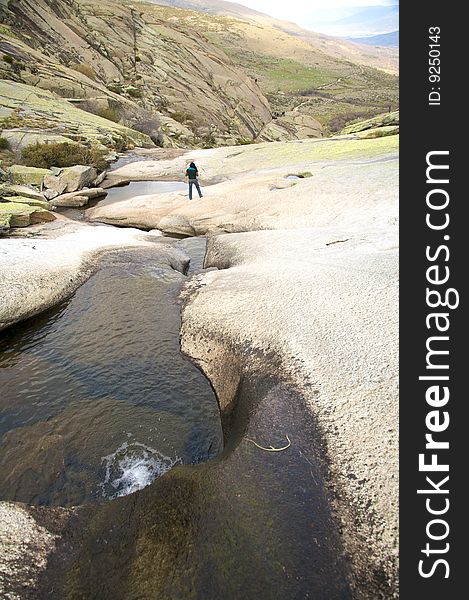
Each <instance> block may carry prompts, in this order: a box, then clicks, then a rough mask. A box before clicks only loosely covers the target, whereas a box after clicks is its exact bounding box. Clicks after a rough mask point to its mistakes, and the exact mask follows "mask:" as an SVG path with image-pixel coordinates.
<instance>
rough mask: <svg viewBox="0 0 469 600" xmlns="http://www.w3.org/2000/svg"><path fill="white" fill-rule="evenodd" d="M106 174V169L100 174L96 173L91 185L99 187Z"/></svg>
mask: <svg viewBox="0 0 469 600" xmlns="http://www.w3.org/2000/svg"><path fill="white" fill-rule="evenodd" d="M106 176H107V171H103V172H102V173H101V174H100V175H98V176H97V177H96V179H95V180H94V182H93V187H99V186H100V185H101V184H102V183H103V181H104V180H105V179H106Z"/></svg>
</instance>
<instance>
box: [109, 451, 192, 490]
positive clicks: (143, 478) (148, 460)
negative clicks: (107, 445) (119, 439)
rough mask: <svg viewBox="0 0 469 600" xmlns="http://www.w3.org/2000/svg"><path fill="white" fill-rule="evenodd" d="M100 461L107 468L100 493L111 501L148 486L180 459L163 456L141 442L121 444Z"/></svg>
mask: <svg viewBox="0 0 469 600" xmlns="http://www.w3.org/2000/svg"><path fill="white" fill-rule="evenodd" d="M101 462H102V463H104V466H105V468H106V474H105V477H104V482H103V483H102V484H101V492H102V495H103V496H104V497H106V498H109V499H113V498H118V497H120V496H128V495H129V494H133V493H134V492H137V491H138V490H141V489H143V488H144V487H146V486H147V485H150V483H152V482H153V481H154V480H155V479H157V478H158V477H161V475H163V474H164V473H166V472H167V471H169V470H170V469H171V468H172V467H174V466H175V465H176V464H178V463H180V462H181V459H180V458H170V457H169V456H164V454H161V452H159V451H158V450H155V448H150V447H149V446H146V445H145V444H142V443H140V442H124V443H123V444H122V445H121V446H119V448H118V449H117V450H116V451H115V452H113V453H112V454H109V455H108V456H103V458H102V459H101Z"/></svg>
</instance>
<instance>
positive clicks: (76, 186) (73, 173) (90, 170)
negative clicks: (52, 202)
mask: <svg viewBox="0 0 469 600" xmlns="http://www.w3.org/2000/svg"><path fill="white" fill-rule="evenodd" d="M97 176H98V173H97V171H96V169H95V168H94V167H88V166H85V165H76V166H74V167H67V168H65V169H62V171H61V172H60V174H59V175H49V176H48V177H45V178H44V186H45V187H46V188H48V189H51V190H54V191H56V192H58V193H59V194H63V193H64V192H76V191H78V190H81V189H82V188H84V187H88V186H90V185H92V184H93V182H94V181H95V180H96V178H97Z"/></svg>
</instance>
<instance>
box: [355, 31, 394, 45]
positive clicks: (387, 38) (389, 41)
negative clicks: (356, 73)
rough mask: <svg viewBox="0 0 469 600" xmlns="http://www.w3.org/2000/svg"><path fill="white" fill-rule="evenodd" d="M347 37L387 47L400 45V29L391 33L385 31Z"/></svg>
mask: <svg viewBox="0 0 469 600" xmlns="http://www.w3.org/2000/svg"><path fill="white" fill-rule="evenodd" d="M347 39H348V40H349V41H351V42H355V43H357V44H369V45H370V46H383V47H385V48H398V47H399V31H391V32H390V33H383V34H381V35H371V36H367V37H359V38H347Z"/></svg>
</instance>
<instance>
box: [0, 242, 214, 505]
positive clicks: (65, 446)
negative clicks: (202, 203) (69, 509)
mask: <svg viewBox="0 0 469 600" xmlns="http://www.w3.org/2000/svg"><path fill="white" fill-rule="evenodd" d="M186 247H187V248H188V249H189V250H192V252H193V256H194V263H195V265H194V266H195V267H197V265H200V263H201V260H202V257H203V254H204V247H205V240H204V239H199V240H194V243H193V244H189V245H186ZM157 257H158V255H157V253H155V251H154V250H132V251H123V252H120V253H119V255H118V256H113V257H109V258H107V259H106V260H105V261H104V264H103V265H102V268H101V269H100V270H99V271H98V272H97V273H96V274H95V275H94V276H93V277H91V279H89V280H88V282H87V283H85V284H84V285H83V286H82V287H81V288H79V289H78V290H77V292H76V293H75V294H74V296H73V297H72V298H71V299H70V300H69V301H67V302H64V303H63V304H61V305H60V306H57V307H56V308H54V309H52V310H50V311H48V312H46V313H44V314H42V315H41V316H39V317H37V318H34V319H31V320H29V321H27V322H25V323H21V324H19V325H17V326H15V327H12V328H10V329H9V330H7V331H6V332H4V333H3V336H2V341H1V342H0V385H1V389H2V394H1V400H0V481H1V482H2V483H1V485H0V498H1V499H8V500H19V501H23V502H28V503H31V504H39V505H63V506H69V505H76V504H80V503H83V502H88V501H93V500H98V499H100V498H103V497H105V498H115V497H117V496H123V495H126V494H129V493H131V492H134V491H136V490H138V489H141V488H143V487H145V486H146V485H148V484H149V483H151V482H152V481H153V480H154V479H156V478H157V477H158V476H160V475H161V474H163V473H164V472H166V471H167V470H168V469H170V468H171V467H172V466H174V465H176V464H179V463H185V464H189V463H198V462H201V461H206V460H208V459H210V458H212V457H213V456H215V455H216V454H217V453H218V452H219V450H220V449H221V446H222V433H221V426H220V419H219V413H218V407H217V402H216V398H215V396H214V394H213V392H212V389H211V387H210V385H209V383H208V381H207V380H206V379H205V378H204V376H203V375H202V374H201V373H200V371H199V370H198V369H197V368H196V367H195V366H194V365H193V364H192V363H191V362H190V361H189V360H187V359H186V358H185V357H184V356H183V355H182V354H181V352H180V348H179V326H180V315H179V306H178V304H177V292H178V290H179V288H180V286H181V284H182V283H183V281H184V280H185V277H184V276H183V275H182V274H180V273H178V272H175V271H173V270H170V269H168V268H163V267H162V266H160V265H158V262H157V260H158V258H157ZM194 266H193V267H192V268H194Z"/></svg>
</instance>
